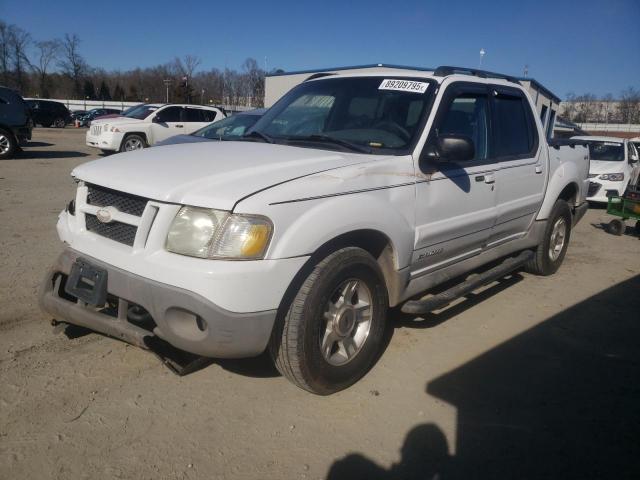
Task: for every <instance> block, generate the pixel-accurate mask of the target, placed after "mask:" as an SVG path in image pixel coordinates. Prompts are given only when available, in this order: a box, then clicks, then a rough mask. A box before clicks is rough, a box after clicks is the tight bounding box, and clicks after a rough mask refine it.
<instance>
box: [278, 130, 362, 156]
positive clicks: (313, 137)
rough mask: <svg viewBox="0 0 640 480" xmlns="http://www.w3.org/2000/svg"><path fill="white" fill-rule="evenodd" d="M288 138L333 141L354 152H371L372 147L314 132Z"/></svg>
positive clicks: (288, 138) (292, 139)
mask: <svg viewBox="0 0 640 480" xmlns="http://www.w3.org/2000/svg"><path fill="white" fill-rule="evenodd" d="M287 140H288V141H296V140H298V141H301V142H304V141H311V142H325V143H333V144H335V145H340V146H341V147H345V148H348V149H349V150H352V151H354V152H359V153H371V149H370V148H368V147H365V146H364V145H358V144H357V143H353V142H350V141H348V140H343V139H341V138H336V137H331V136H329V135H320V134H314V135H305V136H292V137H287Z"/></svg>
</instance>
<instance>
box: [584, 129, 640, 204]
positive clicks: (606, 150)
mask: <svg viewBox="0 0 640 480" xmlns="http://www.w3.org/2000/svg"><path fill="white" fill-rule="evenodd" d="M574 139H576V140H583V141H584V142H585V143H587V144H588V146H589V153H590V158H591V162H590V167H589V178H590V179H591V183H590V184H589V192H588V193H587V200H589V201H590V202H597V203H607V201H608V200H609V196H611V195H614V196H620V195H624V192H625V190H626V189H627V186H629V185H630V186H636V185H638V177H639V175H640V163H639V162H638V151H637V150H636V146H635V145H634V144H633V142H632V141H630V140H628V139H625V138H619V137H574Z"/></svg>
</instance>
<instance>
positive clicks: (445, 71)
mask: <svg viewBox="0 0 640 480" xmlns="http://www.w3.org/2000/svg"><path fill="white" fill-rule="evenodd" d="M455 73H458V74H461V75H473V76H474V77H480V78H500V79H502V80H507V81H508V82H513V83H520V82H519V81H518V79H517V78H515V77H511V76H509V75H504V74H502V73H495V72H489V71H487V70H478V69H475V68H465V67H450V66H446V65H444V66H440V67H438V68H436V69H435V70H434V71H433V76H434V77H445V76H447V75H453V74H455Z"/></svg>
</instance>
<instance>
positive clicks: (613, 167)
mask: <svg viewBox="0 0 640 480" xmlns="http://www.w3.org/2000/svg"><path fill="white" fill-rule="evenodd" d="M626 169H627V162H625V161H622V162H618V161H610V160H591V161H590V162H589V173H590V174H592V175H600V174H602V173H620V172H624V171H625V170H626Z"/></svg>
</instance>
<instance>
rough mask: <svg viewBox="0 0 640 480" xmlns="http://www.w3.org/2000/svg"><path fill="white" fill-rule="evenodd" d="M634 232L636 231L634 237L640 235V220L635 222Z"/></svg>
mask: <svg viewBox="0 0 640 480" xmlns="http://www.w3.org/2000/svg"><path fill="white" fill-rule="evenodd" d="M634 230H635V231H636V235H640V220H638V221H636V225H635V227H634Z"/></svg>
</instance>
